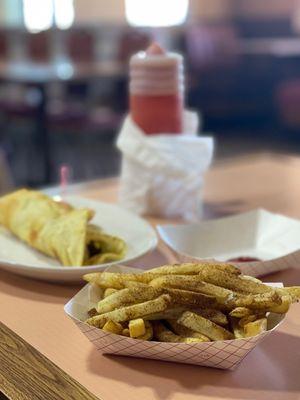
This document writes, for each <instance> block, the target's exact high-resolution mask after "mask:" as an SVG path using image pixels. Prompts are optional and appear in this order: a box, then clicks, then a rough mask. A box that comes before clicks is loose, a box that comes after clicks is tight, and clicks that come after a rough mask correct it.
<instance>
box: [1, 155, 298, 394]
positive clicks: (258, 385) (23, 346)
mask: <svg viewBox="0 0 300 400" xmlns="http://www.w3.org/2000/svg"><path fill="white" fill-rule="evenodd" d="M299 182H300V158H298V157H290V156H282V155H268V154H262V155H257V156H249V157H242V158H237V159H232V160H230V161H225V162H220V163H216V164H215V165H214V166H213V168H212V169H211V170H210V171H209V172H208V173H207V176H206V181H205V190H204V203H205V207H204V211H205V217H213V216H214V217H218V216H224V215H228V214H232V213H237V212H242V211H245V210H249V209H253V208H257V207H263V208H266V209H267V210H270V211H273V212H280V213H283V214H286V215H288V216H291V217H297V218H299V217H300V184H299ZM117 189H118V180H117V179H112V180H99V181H94V182H90V183H82V184H77V185H73V186H70V189H69V191H70V193H76V194H78V195H80V196H84V197H87V198H91V199H99V200H101V201H107V202H115V201H116V199H117ZM58 191H59V189H58V188H53V189H51V190H49V193H51V194H55V193H56V194H57V193H58ZM149 221H150V222H151V223H152V224H154V225H155V224H156V223H157V222H163V221H165V220H164V219H162V218H159V219H158V218H149ZM165 222H166V221H165ZM168 261H172V260H171V258H170V254H169V251H168V250H167V248H166V247H165V246H164V245H163V244H162V243H159V246H158V248H157V249H156V250H155V251H154V252H153V253H152V254H150V255H147V256H145V257H144V259H143V260H141V261H139V263H138V264H136V263H135V264H134V265H139V266H142V267H144V268H147V267H149V266H154V265H159V264H162V263H165V262H168ZM299 267H300V266H299ZM264 280H265V281H266V282H276V281H277V282H283V283H284V284H285V285H299V284H300V269H289V270H286V271H282V272H278V273H274V274H271V275H269V276H266V277H264ZM79 288H80V286H72V285H63V284H53V283H52V284H50V283H47V282H39V281H37V280H33V279H26V278H22V277H19V276H17V275H13V274H10V273H9V272H4V271H0V304H1V306H0V321H1V323H0V390H2V392H4V393H5V394H6V395H7V396H8V397H9V398H10V399H13V400H14V399H18V400H23V399H26V400H28V399H30V400H35V399H43V400H46V399H55V400H58V399H101V400H115V399H130V400H141V399H143V400H156V399H166V400H167V399H168V400H181V399H182V400H183V399H184V400H192V399H196V398H197V399H206V400H208V399H210V400H216V399H241V400H242V399H243V400H244V399H249V400H262V399H264V400H276V399H280V400H299V399H300V379H299V371H300V305H298V304H295V305H293V306H292V307H291V309H290V311H289V312H288V314H287V316H286V318H285V320H284V322H283V323H282V324H281V325H280V326H279V327H278V329H277V330H276V331H275V332H274V333H272V335H270V336H269V337H268V338H267V339H266V340H265V341H263V342H262V343H260V344H259V345H258V346H257V347H256V348H255V349H254V350H253V351H252V352H251V353H250V354H249V355H248V356H247V357H246V358H245V359H244V360H243V362H242V363H241V364H240V365H239V366H238V367H237V369H236V370H234V371H225V370H218V369H212V368H205V367H199V366H193V365H185V364H176V363H168V362H163V361H155V360H144V359H137V358H129V357H120V356H108V355H106V356H104V355H101V354H100V353H98V352H97V351H96V350H95V348H94V347H93V346H92V344H91V343H90V342H89V341H88V340H87V338H86V337H85V336H84V335H83V334H82V333H81V332H80V331H79V329H78V328H77V327H76V326H75V324H74V323H73V322H72V321H71V320H70V319H69V318H68V317H67V316H66V315H65V314H64V310H63V305H64V304H65V303H66V302H67V301H68V299H70V298H71V297H72V296H74V294H75V293H76V292H77V291H78V290H79Z"/></svg>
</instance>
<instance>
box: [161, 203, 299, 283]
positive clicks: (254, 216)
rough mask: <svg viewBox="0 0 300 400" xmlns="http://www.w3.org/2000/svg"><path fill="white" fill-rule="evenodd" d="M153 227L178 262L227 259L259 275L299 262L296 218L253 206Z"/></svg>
mask: <svg viewBox="0 0 300 400" xmlns="http://www.w3.org/2000/svg"><path fill="white" fill-rule="evenodd" d="M157 230H158V232H159V234H160V236H161V238H162V239H163V241H164V242H165V243H166V244H167V245H168V247H169V248H170V249H171V251H172V253H173V255H174V256H175V259H176V260H177V261H178V262H180V263H183V262H199V261H209V260H210V261H211V260H217V261H224V262H225V261H228V260H230V259H232V258H237V257H241V256H246V257H253V258H258V259H260V260H263V261H254V262H253V261H252V262H240V263H239V262H231V263H232V264H234V265H236V266H238V267H239V268H240V270H241V272H242V273H243V274H245V275H251V276H263V275H266V274H269V273H272V272H275V271H281V270H284V269H287V268H293V267H294V268H296V267H298V266H299V265H300V221H299V220H296V219H293V218H288V217H285V216H283V215H279V214H273V213H270V212H268V211H265V210H262V209H257V210H253V211H250V212H246V213H243V214H238V215H234V216H231V217H225V218H221V219H214V220H209V221H203V222H200V223H197V224H182V225H160V226H158V227H157Z"/></svg>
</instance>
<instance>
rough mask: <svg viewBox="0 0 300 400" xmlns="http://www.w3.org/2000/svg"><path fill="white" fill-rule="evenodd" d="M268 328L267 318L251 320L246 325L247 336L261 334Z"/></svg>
mask: <svg viewBox="0 0 300 400" xmlns="http://www.w3.org/2000/svg"><path fill="white" fill-rule="evenodd" d="M266 330H267V318H261V319H258V320H256V321H253V322H249V323H248V324H246V325H245V326H244V332H245V337H251V336H256V335H259V334H260V333H263V332H265V331H266Z"/></svg>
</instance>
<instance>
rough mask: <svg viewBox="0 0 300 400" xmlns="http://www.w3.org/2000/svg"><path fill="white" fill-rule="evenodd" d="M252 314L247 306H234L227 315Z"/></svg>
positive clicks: (240, 315)
mask: <svg viewBox="0 0 300 400" xmlns="http://www.w3.org/2000/svg"><path fill="white" fill-rule="evenodd" d="M251 314H252V311H251V310H249V308H247V307H236V308H234V309H233V310H231V311H230V313H229V315H230V316H231V317H235V318H243V317H248V316H249V315H251Z"/></svg>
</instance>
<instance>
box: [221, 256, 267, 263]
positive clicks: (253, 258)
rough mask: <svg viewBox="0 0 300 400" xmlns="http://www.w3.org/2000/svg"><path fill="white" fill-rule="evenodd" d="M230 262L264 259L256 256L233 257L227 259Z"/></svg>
mask: <svg viewBox="0 0 300 400" xmlns="http://www.w3.org/2000/svg"><path fill="white" fill-rule="evenodd" d="M227 261H229V262H253V261H262V260H260V259H259V258H255V257H237V258H231V259H230V260H227Z"/></svg>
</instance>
